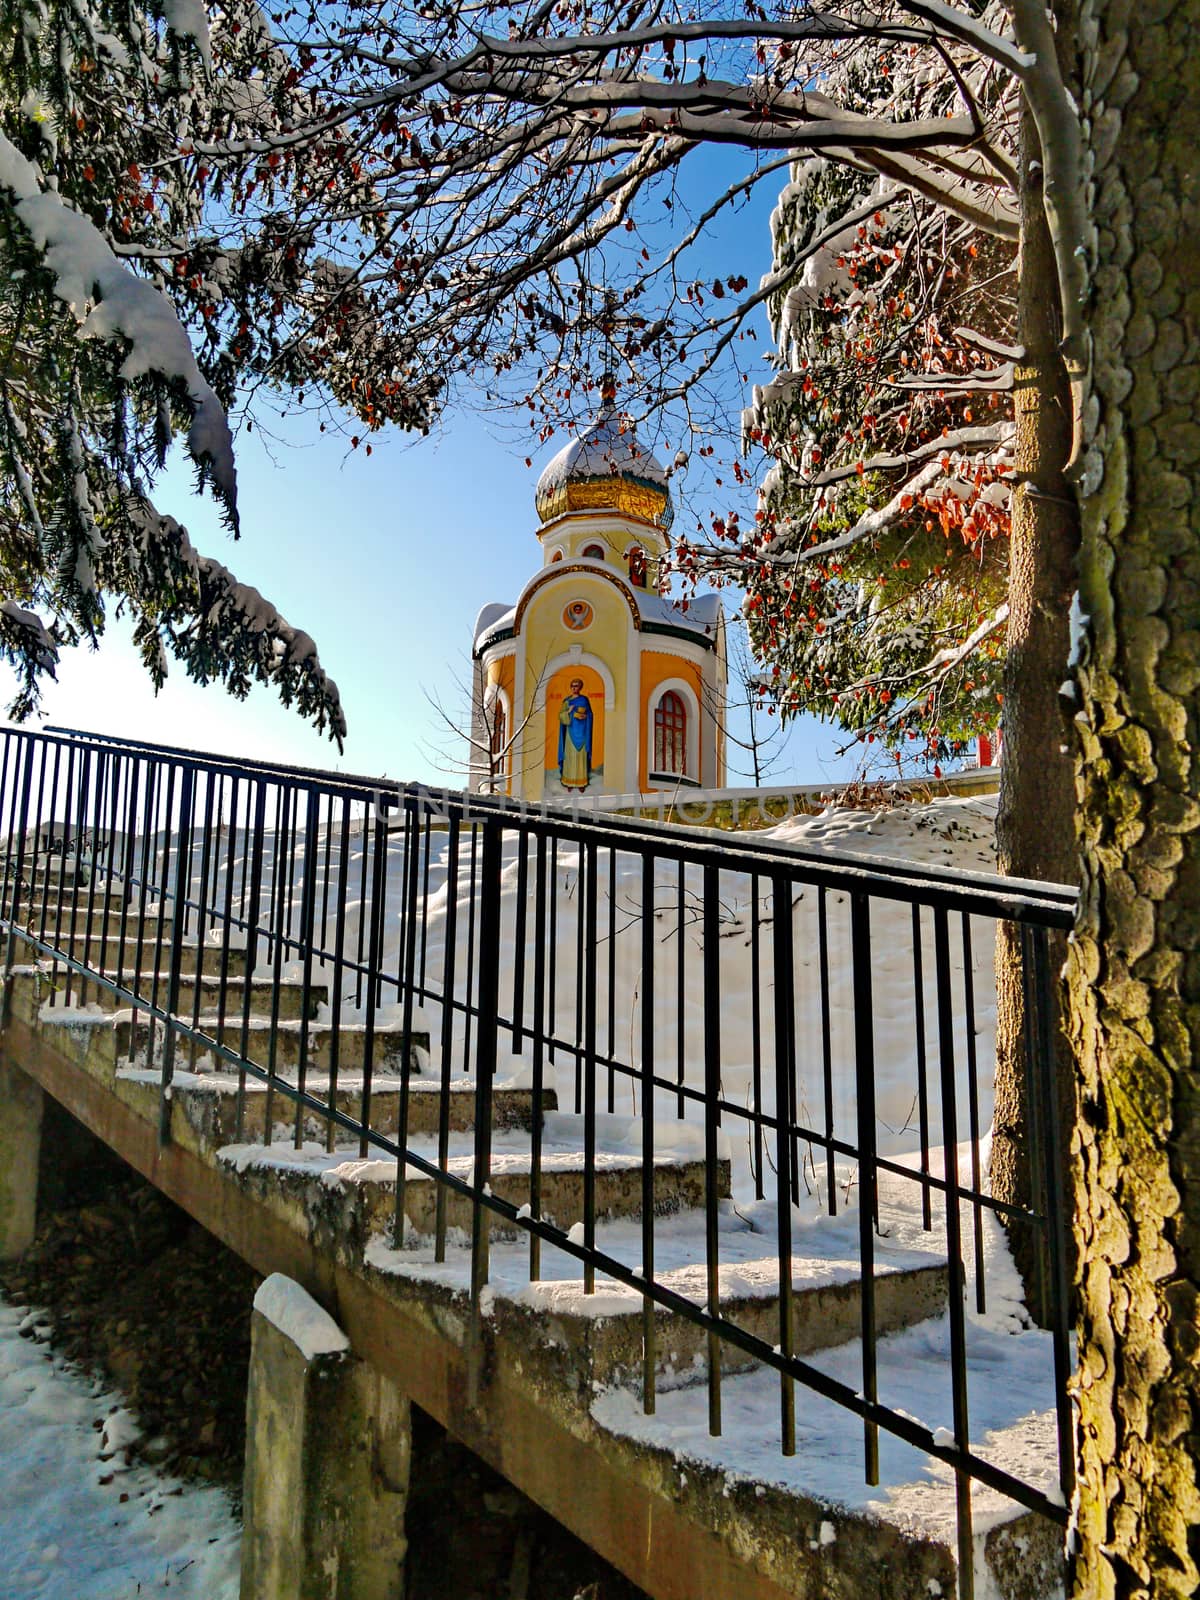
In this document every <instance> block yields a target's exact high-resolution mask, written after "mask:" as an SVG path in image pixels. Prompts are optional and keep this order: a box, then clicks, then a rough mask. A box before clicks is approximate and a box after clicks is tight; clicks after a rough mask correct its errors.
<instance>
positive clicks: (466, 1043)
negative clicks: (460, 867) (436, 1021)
mask: <svg viewBox="0 0 1200 1600" xmlns="http://www.w3.org/2000/svg"><path fill="white" fill-rule="evenodd" d="M478 869H479V828H478V826H476V825H472V827H471V872H470V885H471V887H470V892H469V893H468V895H467V973H466V983H465V986H464V990H463V1001H464V1005H463V1073H464V1075H465V1074H467V1073H469V1072H470V1070H471V1021H472V1010H471V995H472V992H473V990H474V987H475V901H476V898H477V896H476V882H477V876H478Z"/></svg>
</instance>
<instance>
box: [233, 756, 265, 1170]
mask: <svg viewBox="0 0 1200 1600" xmlns="http://www.w3.org/2000/svg"><path fill="white" fill-rule="evenodd" d="M246 814H247V818H249V791H248V790H247V812H246ZM266 820H267V779H266V778H259V779H258V781H257V782H256V783H255V786H254V821H253V824H252V825H251V837H250V841H249V842H250V882H249V885H248V886H247V887H248V894H249V904H248V905H247V903H246V900H245V899H244V898H243V901H242V921H243V923H244V925H245V930H246V975H245V981H244V983H243V986H242V1032H241V1046H240V1048H239V1050H238V1054H239V1056H240V1057H241V1060H240V1062H239V1065H238V1090H237V1142H238V1143H239V1144H240V1143H241V1141H242V1138H243V1136H244V1133H245V1123H246V1063H247V1061H248V1060H249V1058H250V1057H249V1051H250V1005H251V999H252V995H251V984H252V982H253V979H254V969H255V967H256V965H257V964H258V919H259V914H260V912H261V910H262V875H263V830H264V828H265V826H266ZM243 859H244V857H243ZM242 881H243V884H245V881H246V874H245V870H244V869H243V872H242ZM264 1127H265V1128H266V1131H267V1132H268V1133H269V1132H270V1129H269V1126H268V1125H267V1124H265V1123H264Z"/></svg>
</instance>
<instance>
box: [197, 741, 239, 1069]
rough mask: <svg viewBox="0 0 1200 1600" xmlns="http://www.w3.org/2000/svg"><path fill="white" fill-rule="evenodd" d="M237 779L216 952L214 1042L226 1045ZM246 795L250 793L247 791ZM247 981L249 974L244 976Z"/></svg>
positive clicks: (231, 794)
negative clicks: (219, 943)
mask: <svg viewBox="0 0 1200 1600" xmlns="http://www.w3.org/2000/svg"><path fill="white" fill-rule="evenodd" d="M223 785H224V779H222V789H221V799H222V801H223V800H224V798H225V793H224V787H223ZM239 789H240V779H239V778H238V775H237V773H236V772H235V773H234V774H233V776H232V777H231V778H230V780H229V838H228V841H227V843H226V846H225V901H224V905H223V906H222V910H221V923H222V928H221V948H220V953H219V957H218V959H219V963H220V970H219V973H218V987H217V1043H218V1044H220V1045H224V1043H225V1018H226V1015H227V1011H228V1006H229V958H230V954H231V950H230V938H231V936H232V932H233V879H234V867H235V864H236V862H237V836H238V792H239ZM247 792H249V791H247ZM219 817H220V811H219V810H218V818H219ZM198 961H199V966H200V970H201V972H203V970H204V951H203V948H201V951H200V955H199V957H198ZM246 977H247V978H249V973H247V974H246Z"/></svg>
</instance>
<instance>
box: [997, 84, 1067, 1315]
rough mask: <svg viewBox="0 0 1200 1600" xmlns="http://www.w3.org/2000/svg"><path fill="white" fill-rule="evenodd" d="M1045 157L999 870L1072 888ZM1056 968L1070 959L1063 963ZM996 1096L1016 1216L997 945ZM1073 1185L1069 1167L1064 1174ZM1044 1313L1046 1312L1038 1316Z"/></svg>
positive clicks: (1056, 361)
mask: <svg viewBox="0 0 1200 1600" xmlns="http://www.w3.org/2000/svg"><path fill="white" fill-rule="evenodd" d="M1040 153H1041V152H1040V147H1039V145H1038V137H1037V131H1036V128H1035V127H1034V123H1033V118H1032V116H1031V115H1030V113H1029V112H1028V110H1026V111H1024V113H1023V115H1022V122H1021V174H1022V195H1021V202H1022V205H1021V253H1020V263H1019V273H1020V277H1019V286H1018V336H1019V338H1020V341H1021V344H1022V346H1023V348H1024V352H1025V354H1024V358H1023V361H1022V362H1021V364H1020V366H1019V367H1018V370H1017V375H1016V383H1017V387H1016V396H1015V402H1016V434H1017V438H1016V467H1017V475H1018V479H1019V482H1018V487H1017V489H1016V492H1015V494H1014V496H1013V511H1012V531H1011V534H1010V539H1009V544H1010V553H1009V621H1008V633H1007V665H1006V672H1005V701H1004V758H1003V763H1002V766H1001V780H1000V807H999V812H998V814H997V818H996V837H997V845H998V849H999V863H1000V870H1001V871H1002V872H1005V873H1007V874H1009V875H1011V876H1013V877H1018V878H1037V879H1041V880H1043V881H1051V882H1057V883H1063V882H1074V881H1075V872H1076V868H1075V827H1074V809H1075V792H1074V774H1073V771H1072V766H1071V759H1070V746H1069V743H1068V740H1069V735H1070V729H1069V723H1068V721H1067V719H1066V718H1065V717H1064V715H1063V708H1062V703H1061V701H1060V697H1059V688H1060V686H1061V684H1062V681H1063V679H1064V677H1065V676H1066V664H1067V656H1068V641H1069V625H1068V612H1069V607H1070V598H1071V594H1072V592H1073V591H1074V588H1075V584H1076V571H1075V558H1076V552H1077V548H1078V537H1079V528H1078V512H1077V503H1076V498H1075V492H1074V489H1073V488H1072V486H1071V485H1070V484H1069V483H1068V482H1067V480H1066V477H1065V469H1066V466H1067V462H1068V460H1069V457H1070V453H1071V397H1070V389H1069V385H1068V382H1067V374H1066V368H1065V366H1064V364H1063V361H1062V358H1061V356H1060V355H1059V349H1058V346H1059V341H1060V338H1061V318H1060V316H1059V313H1058V302H1057V297H1056V292H1055V287H1054V285H1055V281H1056V280H1055V264H1054V253H1053V248H1052V245H1051V242H1050V234H1049V230H1048V228H1047V226H1046V217H1045V212H1044V210H1043V207H1042V194H1041V182H1040V175H1041V167H1040V161H1039V157H1040ZM1054 954H1055V955H1056V956H1057V959H1056V961H1055V966H1056V969H1057V967H1058V966H1060V965H1061V951H1060V950H1055V952H1054ZM996 1001H997V1034H996V1090H995V1109H994V1119H993V1128H992V1166H991V1187H992V1195H993V1197H994V1198H995V1199H997V1200H1000V1201H1003V1202H1006V1203H1007V1204H1009V1205H1014V1206H1028V1205H1029V1204H1030V1203H1031V1200H1032V1197H1033V1196H1032V1191H1031V1172H1030V1152H1029V1147H1028V1128H1027V1119H1026V1104H1025V1101H1026V1094H1025V1078H1026V1068H1025V1018H1024V1011H1025V1008H1024V995H1023V988H1022V979H1021V950H1020V934H1019V931H1018V930H1017V928H1016V927H1015V926H1014V925H1013V924H1011V923H1001V924H1000V925H999V927H998V929H997V934H996ZM1057 1070H1058V1080H1059V1087H1060V1095H1059V1100H1060V1110H1061V1116H1060V1122H1061V1124H1062V1126H1064V1127H1067V1126H1069V1125H1070V1119H1071V1116H1072V1113H1073V1104H1074V1094H1073V1087H1072V1078H1073V1065H1072V1062H1071V1057H1070V1052H1069V1050H1067V1049H1066V1047H1065V1042H1064V1047H1063V1048H1062V1049H1061V1050H1060V1052H1059V1060H1058V1063H1057ZM1064 1177H1065V1164H1064ZM1010 1238H1011V1242H1012V1246H1013V1251H1014V1254H1015V1256H1016V1260H1017V1264H1018V1266H1019V1267H1020V1269H1021V1274H1022V1277H1023V1279H1024V1281H1025V1283H1026V1284H1027V1285H1030V1286H1031V1285H1032V1282H1033V1280H1034V1277H1035V1273H1034V1270H1033V1269H1034V1262H1033V1251H1034V1249H1035V1248H1036V1240H1035V1238H1034V1237H1033V1236H1032V1235H1031V1234H1029V1233H1028V1232H1026V1231H1023V1230H1021V1229H1020V1228H1019V1227H1017V1226H1013V1227H1011V1228H1010ZM1034 1309H1035V1310H1036V1309H1037V1308H1034Z"/></svg>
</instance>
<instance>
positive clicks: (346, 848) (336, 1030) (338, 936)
mask: <svg viewBox="0 0 1200 1600" xmlns="http://www.w3.org/2000/svg"><path fill="white" fill-rule="evenodd" d="M352 809H353V802H352V801H351V800H350V798H349V797H348V796H344V797H343V799H342V826H341V832H340V834H339V836H338V875H337V898H336V904H335V906H334V913H333V916H334V927H333V987H332V989H331V990H330V993H329V1069H328V1070H329V1109H330V1110H331V1111H333V1110H335V1109H336V1108H337V1098H338V1073H339V1071H340V1069H341V1058H342V976H343V974H344V972H345V970H346V892H347V889H348V884H347V878H348V876H349V868H350V823H351V811H352ZM332 814H333V813H332V806H331V808H330V819H331V823H330V825H331V826H332ZM358 1109H359V1116H360V1118H361V1115H362V1099H361V1096H360V1099H359V1107H358ZM336 1140H337V1127H336V1124H335V1123H334V1120H333V1118H332V1117H330V1119H329V1121H328V1122H327V1123H326V1126H325V1148H326V1150H328V1151H332V1150H333V1147H334V1144H335V1143H336Z"/></svg>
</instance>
